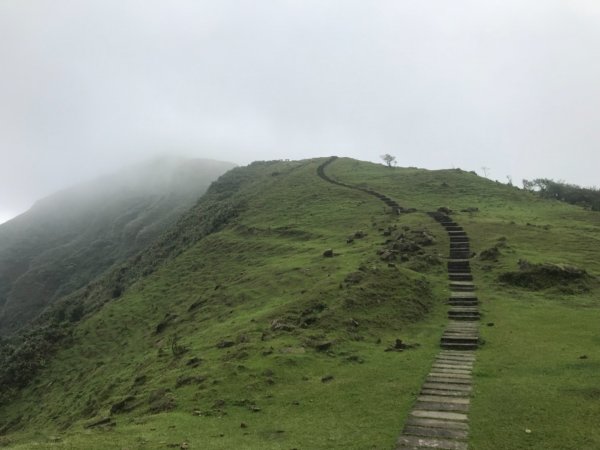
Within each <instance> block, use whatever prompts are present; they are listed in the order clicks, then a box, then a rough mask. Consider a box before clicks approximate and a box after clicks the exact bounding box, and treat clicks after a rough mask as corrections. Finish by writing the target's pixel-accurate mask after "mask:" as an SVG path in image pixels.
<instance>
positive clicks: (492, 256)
mask: <svg viewBox="0 0 600 450" xmlns="http://www.w3.org/2000/svg"><path fill="white" fill-rule="evenodd" d="M500 254H501V253H500V249H499V248H498V246H495V247H492V248H488V249H487V250H484V251H482V252H481V253H480V254H479V259H480V260H481V261H498V257H499V256H500Z"/></svg>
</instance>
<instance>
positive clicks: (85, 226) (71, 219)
mask: <svg viewBox="0 0 600 450" xmlns="http://www.w3.org/2000/svg"><path fill="white" fill-rule="evenodd" d="M232 167H233V165H232V164H230V163H224V162H218V161H209V160H190V159H180V158H161V159H159V160H155V161H151V162H148V163H145V164H141V165H139V166H133V167H130V168H128V169H124V170H122V171H120V172H118V173H116V174H113V175H110V176H105V177H103V178H100V179H98V180H95V181H93V182H89V183H85V184H82V185H78V186H75V187H72V188H70V189H67V190H64V191H62V192H59V193H56V194H54V195H52V196H50V197H48V198H46V199H43V200H41V201H39V202H38V203H36V204H35V205H34V206H33V207H32V208H31V209H30V210H29V211H28V212H26V213H25V214H23V215H21V216H19V217H17V218H15V219H13V220H11V221H9V222H8V223H6V224H3V225H1V226H0V335H7V334H10V333H12V332H14V331H16V330H18V329H19V328H20V327H22V326H23V325H25V324H26V323H28V322H29V321H31V320H32V319H33V318H35V317H36V316H37V315H38V314H39V313H40V311H42V310H43V309H44V308H45V307H46V306H47V305H49V304H52V303H54V302H55V301H56V300H57V299H59V298H61V297H63V296H65V295H68V294H70V293H72V292H74V291H75V290H77V289H79V288H81V287H82V286H85V285H86V284H87V283H89V282H90V281H91V280H93V279H94V278H95V277H97V276H99V275H100V274H101V273H103V272H104V271H105V270H106V269H108V268H109V267H111V266H113V265H114V264H118V263H119V262H122V261H124V260H126V259H127V258H129V257H130V256H132V255H133V254H135V253H137V252H139V251H140V250H142V249H143V248H145V247H146V246H148V245H149V244H150V243H151V242H152V241H153V240H154V239H156V238H157V237H158V236H160V234H161V233H162V232H164V231H165V230H167V229H168V228H169V227H170V226H171V225H173V223H175V222H176V220H177V219H178V218H179V217H180V216H181V215H182V214H183V213H185V212H186V211H187V210H188V209H189V208H190V207H191V206H192V205H194V203H195V202H196V201H197V199H198V197H199V196H200V195H202V194H203V193H204V192H205V191H206V189H207V188H208V186H209V185H210V183H211V182H212V181H214V180H215V179H216V178H217V177H218V176H220V175H221V174H223V173H224V172H225V171H227V170H229V169H231V168H232Z"/></svg>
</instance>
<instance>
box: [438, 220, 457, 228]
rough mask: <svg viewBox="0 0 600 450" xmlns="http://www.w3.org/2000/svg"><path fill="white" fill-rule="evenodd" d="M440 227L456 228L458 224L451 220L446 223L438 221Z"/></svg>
mask: <svg viewBox="0 0 600 450" xmlns="http://www.w3.org/2000/svg"><path fill="white" fill-rule="evenodd" d="M439 222H440V225H442V226H443V227H456V226H458V224H457V223H456V222H454V221H452V220H450V221H448V220H446V221H444V220H440V221H439Z"/></svg>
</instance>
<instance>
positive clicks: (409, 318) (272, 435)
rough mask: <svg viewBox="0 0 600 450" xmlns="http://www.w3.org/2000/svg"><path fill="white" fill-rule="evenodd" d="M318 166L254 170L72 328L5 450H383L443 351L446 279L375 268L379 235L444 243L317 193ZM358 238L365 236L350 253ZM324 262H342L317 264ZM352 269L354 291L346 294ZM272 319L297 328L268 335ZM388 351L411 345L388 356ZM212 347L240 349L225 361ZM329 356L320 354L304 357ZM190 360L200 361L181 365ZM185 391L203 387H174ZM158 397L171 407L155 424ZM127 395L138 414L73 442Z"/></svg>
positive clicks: (345, 193)
mask: <svg viewBox="0 0 600 450" xmlns="http://www.w3.org/2000/svg"><path fill="white" fill-rule="evenodd" d="M318 163H319V162H318V161H310V162H304V163H275V164H273V165H271V166H269V165H266V166H264V167H263V166H261V167H259V168H258V170H257V171H258V173H257V174H256V177H257V179H258V182H256V183H253V184H251V185H249V186H248V187H247V188H246V190H245V192H244V201H245V205H244V209H243V211H242V212H241V214H239V215H238V216H237V217H236V218H235V220H233V221H232V222H231V223H229V224H228V226H227V227H226V228H225V229H223V230H222V231H220V232H218V233H214V234H211V235H209V236H207V237H206V238H204V239H201V240H200V241H199V242H198V243H197V244H195V245H194V246H193V247H191V248H189V249H188V250H187V251H185V252H184V253H182V254H180V255H179V256H178V257H177V258H175V259H173V260H171V261H170V262H168V263H167V264H166V265H164V266H162V267H161V268H160V269H159V270H158V271H156V272H155V273H153V274H152V275H150V276H148V277H146V278H143V279H141V280H140V281H139V282H138V283H136V284H135V285H133V286H132V287H131V288H130V289H129V290H128V291H126V293H125V294H124V295H123V296H122V297H121V298H119V299H118V300H114V301H112V302H109V303H107V304H106V305H105V306H104V307H103V308H102V309H101V310H100V311H98V312H97V313H96V314H94V315H93V316H92V317H90V318H88V319H87V320H85V321H83V322H82V323H80V324H79V325H78V327H77V328H76V330H75V334H74V337H73V339H72V342H71V343H70V345H69V346H68V347H67V348H65V349H63V350H61V351H59V352H58V353H57V354H56V356H55V357H54V359H53V360H52V362H51V364H49V365H48V367H47V368H46V369H45V370H44V371H43V372H42V373H41V374H40V375H39V376H38V378H37V379H36V382H35V383H34V385H33V386H31V387H30V388H28V389H27V390H26V391H24V392H23V394H22V396H21V398H20V399H18V400H17V401H15V402H13V403H12V404H11V405H10V406H9V407H8V408H7V409H6V410H5V413H7V415H8V416H9V417H11V418H14V417H18V416H23V417H22V419H21V424H26V425H25V426H24V427H23V428H22V429H21V430H18V431H15V432H13V433H11V434H10V435H9V436H7V437H6V439H8V440H9V441H10V442H11V444H10V445H11V448H30V447H32V446H35V447H36V448H89V449H95V448H98V449H101V448H102V449H103V448H121V447H122V448H165V445H168V444H173V443H177V442H179V441H181V442H183V441H186V442H189V443H190V448H261V449H262V448H274V449H275V448H295V447H296V448H301V447H302V448H332V447H339V448H378V449H386V448H390V446H392V445H393V443H394V441H395V438H396V436H397V435H398V433H399V431H400V430H401V426H402V422H403V419H404V418H405V417H406V415H407V413H408V411H409V409H410V406H411V405H412V403H413V401H414V399H415V397H416V395H417V393H418V390H419V386H420V384H421V383H422V380H423V379H424V377H425V375H426V373H427V370H428V368H429V365H430V363H431V360H432V358H433V356H434V354H435V353H436V351H437V342H438V341H439V336H440V334H441V332H442V330H443V324H444V322H445V319H444V308H443V298H444V292H443V286H444V284H443V280H444V277H445V273H444V270H443V266H439V267H431V268H427V272H426V273H418V272H415V271H413V270H410V269H409V268H408V267H407V265H402V264H398V265H397V267H388V265H387V263H384V262H382V261H380V260H379V258H378V256H377V254H376V250H377V249H378V248H381V246H382V244H383V241H384V240H385V238H384V237H383V236H382V234H381V232H380V231H379V230H380V228H387V227H388V226H392V225H396V226H398V227H402V226H407V227H411V228H415V229H416V228H421V227H424V226H425V227H428V228H430V229H432V230H436V232H435V234H437V235H438V237H439V242H438V244H437V245H435V246H433V247H429V248H428V250H427V251H428V252H429V253H442V252H444V251H445V248H446V247H447V242H446V241H445V236H444V233H443V232H442V230H438V229H437V226H436V224H435V223H434V222H433V221H432V220H431V219H430V218H429V217H427V216H426V215H423V214H415V215H411V216H404V217H398V216H393V215H391V214H390V211H389V210H386V209H385V208H384V207H383V204H382V203H381V202H379V201H377V200H376V199H373V198H371V197H370V196H367V195H365V194H362V193H360V192H355V191H352V190H348V189H344V188H340V187H336V186H333V185H330V184H328V183H326V182H324V181H322V180H320V179H318V178H317V177H316V176H315V172H316V167H317V165H318ZM272 172H278V173H279V175H276V176H273V175H272V174H271V173H272ZM357 230H363V231H365V232H367V236H366V237H365V238H363V239H356V240H355V242H354V243H353V244H347V243H346V239H347V237H348V236H350V235H352V234H353V233H354V232H355V231H357ZM328 248H332V249H333V250H334V252H335V253H336V254H337V256H335V257H333V258H324V257H323V256H322V253H323V251H324V250H325V249H328ZM357 271H361V273H363V276H364V278H363V280H362V281H361V282H360V283H358V284H357V285H348V284H347V283H346V282H345V278H346V276H347V275H348V274H350V273H353V272H357ZM193 304H196V305H197V307H196V308H194V309H193V310H192V311H190V310H189V308H190V306H191V305H193ZM167 314H168V315H169V317H171V319H170V320H168V321H167V325H166V328H165V329H164V331H162V332H161V333H159V334H155V330H156V326H157V325H158V324H159V323H160V322H161V321H164V320H165V317H166V316H167ZM275 321H277V322H280V323H283V324H286V325H289V326H292V327H293V329H292V330H291V331H281V330H276V329H273V327H272V324H273V323H274V322H275ZM303 323H305V324H306V326H305V327H304V326H303V325H302V324H303ZM175 335H177V336H178V337H179V342H180V344H181V345H183V346H185V347H186V348H187V352H186V353H185V354H184V355H182V356H181V357H179V358H176V357H174V356H173V354H172V353H171V350H170V348H169V339H170V338H171V337H172V336H175ZM396 338H401V339H403V340H404V341H406V342H409V343H418V344H420V346H419V347H418V348H416V349H413V350H409V351H405V352H401V353H397V352H385V351H384V350H385V349H386V348H387V347H388V346H389V345H391V344H392V343H393V342H394V341H395V339H396ZM222 340H230V341H232V342H235V345H233V346H232V347H229V348H225V349H219V348H217V343H219V342H220V341H222ZM323 342H332V345H331V348H330V349H329V350H328V351H318V350H316V349H315V348H314V346H315V345H316V344H319V343H323ZM194 357H196V358H200V359H201V360H202V362H201V363H200V364H199V366H198V367H190V366H188V365H187V363H188V361H189V360H190V359H191V358H194ZM142 375H143V376H144V377H145V382H144V383H143V384H140V383H137V385H136V382H135V379H136V378H137V377H139V376H142ZM327 376H332V377H333V379H332V380H331V381H329V382H323V381H322V379H323V377H327ZM185 377H201V378H200V379H199V380H198V382H196V381H193V382H191V383H190V384H186V385H183V386H181V387H176V386H177V385H178V380H181V379H183V378H185ZM200 380H201V381H200ZM161 389H163V390H167V391H166V392H164V397H163V398H162V401H168V400H169V399H171V400H172V401H173V402H174V404H175V405H176V406H175V407H174V409H172V410H170V411H168V412H163V413H160V414H150V413H149V409H150V408H151V407H152V406H153V405H152V404H151V403H150V402H149V397H150V396H151V395H152V394H153V393H156V392H157V391H158V390H161ZM127 397H134V398H133V399H131V400H130V403H132V404H133V405H135V408H134V409H133V410H132V411H130V412H126V413H123V414H113V415H112V416H113V418H114V420H115V421H116V426H115V427H114V428H111V429H109V430H98V429H91V430H87V429H84V428H83V426H84V425H85V424H86V423H87V422H88V421H89V420H91V419H93V418H94V417H102V416H108V415H110V407H111V405H114V404H116V403H117V402H119V401H121V400H123V399H124V398H127ZM39 404H43V405H45V406H44V409H43V411H40V410H39V409H38V408H37V405H39ZM254 407H256V408H259V409H260V410H259V411H256V412H255V411H252V408H254ZM242 422H244V423H245V424H247V428H242V427H241V423H242ZM53 439H60V440H59V441H58V442H52V440H53ZM69 446H70V447H69Z"/></svg>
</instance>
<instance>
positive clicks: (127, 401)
mask: <svg viewBox="0 0 600 450" xmlns="http://www.w3.org/2000/svg"><path fill="white" fill-rule="evenodd" d="M136 406H137V404H136V398H135V397H134V396H133V395H130V396H128V397H125V398H124V399H123V400H120V401H118V402H117V403H115V404H114V405H112V406H111V407H110V413H111V414H120V413H124V412H128V411H132V410H133V409H135V407H136Z"/></svg>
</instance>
